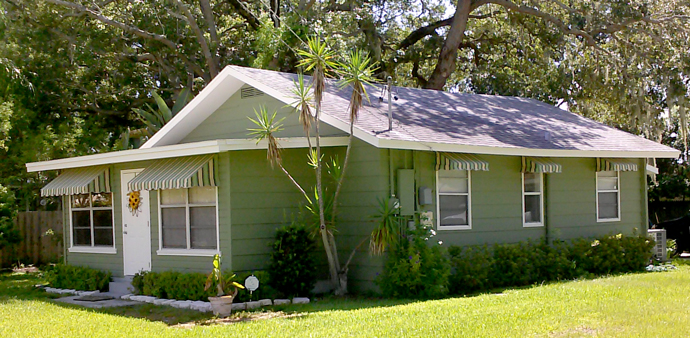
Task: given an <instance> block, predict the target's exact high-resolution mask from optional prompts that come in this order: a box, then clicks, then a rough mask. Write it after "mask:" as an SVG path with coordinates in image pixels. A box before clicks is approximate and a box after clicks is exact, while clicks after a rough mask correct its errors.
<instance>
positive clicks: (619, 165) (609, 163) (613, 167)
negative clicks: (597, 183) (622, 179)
mask: <svg viewBox="0 0 690 338" xmlns="http://www.w3.org/2000/svg"><path fill="white" fill-rule="evenodd" d="M597 171H637V163H635V162H632V161H630V160H626V159H620V158H617V159H611V158H597Z"/></svg>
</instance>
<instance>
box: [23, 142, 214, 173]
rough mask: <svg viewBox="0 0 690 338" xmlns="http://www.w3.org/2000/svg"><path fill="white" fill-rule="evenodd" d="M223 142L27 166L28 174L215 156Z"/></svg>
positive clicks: (97, 155) (131, 150) (182, 145)
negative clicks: (173, 158)
mask: <svg viewBox="0 0 690 338" xmlns="http://www.w3.org/2000/svg"><path fill="white" fill-rule="evenodd" d="M221 144H222V140H214V141H203V142H195V143H183V144H175V145H171V146H161V147H155V148H148V149H141V148H140V149H130V150H122V151H113V152H109V153H103V154H94V155H86V156H79V157H69V158H63V159H59V160H51V161H42V162H32V163H27V164H26V170H27V171H28V172H35V171H45V170H57V169H69V168H79V167H88V166H94V165H102V164H113V163H123V162H135V161H146V160H155V159H161V158H170V157H182V156H191V155H202V154H213V153H218V152H220V151H221Z"/></svg>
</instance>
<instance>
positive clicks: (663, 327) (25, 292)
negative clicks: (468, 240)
mask: <svg viewBox="0 0 690 338" xmlns="http://www.w3.org/2000/svg"><path fill="white" fill-rule="evenodd" d="M39 282H41V280H40V278H39V277H37V276H36V275H16V274H15V275H12V274H3V275H0V337H74V336H79V337H125V336H127V337H149V336H150V337H153V336H166V337H167V336H172V337H215V336H223V337H233V336H237V337H266V336H273V337H285V336H288V337H289V336H293V337H307V336H315V337H334V336H362V337H436V336H441V337H527V336H530V337H583V336H585V337H589V336H592V337H685V336H687V333H688V332H690V266H680V267H679V269H678V270H676V271H671V272H661V273H640V274H629V275H622V276H615V277H608V278H599V279H594V280H583V281H572V282H561V283H553V284H548V285H543V286H535V287H531V288H524V289H515V290H506V291H504V292H502V293H500V294H481V295H476V296H472V297H461V298H449V299H444V300H437V301H419V302H406V301H390V300H377V299H362V298H358V299H325V300H319V301H317V302H315V303H312V304H309V305H301V306H296V305H293V306H290V307H286V308H284V309H282V310H283V311H284V313H283V312H280V311H275V312H274V311H265V312H259V313H239V314H236V316H237V317H236V318H235V319H252V318H258V317H263V316H266V317H270V316H278V317H277V318H272V319H265V320H259V319H257V320H248V321H241V322H234V323H220V324H218V323H212V324H209V323H207V322H206V323H205V322H204V321H205V320H207V319H208V318H209V316H208V315H204V314H198V313H195V312H193V311H184V310H177V309H170V308H167V307H158V306H153V305H148V304H147V305H140V306H135V307H130V308H121V309H115V310H107V311H95V310H88V309H84V308H79V307H74V306H67V305H62V304H57V303H55V302H53V301H51V299H50V297H49V296H47V295H46V294H45V293H43V292H42V291H38V290H34V289H33V287H32V286H33V285H34V284H36V283H39ZM286 314H287V315H289V316H286ZM186 321H192V323H191V324H188V325H171V324H176V323H180V322H186Z"/></svg>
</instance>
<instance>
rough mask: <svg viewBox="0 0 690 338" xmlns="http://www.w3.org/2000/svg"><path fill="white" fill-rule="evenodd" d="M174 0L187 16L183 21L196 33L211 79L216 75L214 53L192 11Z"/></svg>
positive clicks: (216, 65) (177, 0)
mask: <svg viewBox="0 0 690 338" xmlns="http://www.w3.org/2000/svg"><path fill="white" fill-rule="evenodd" d="M176 2H177V7H178V8H179V9H180V10H181V11H182V13H183V14H184V16H185V17H186V18H187V19H186V20H185V21H187V23H188V24H189V26H190V27H191V28H192V31H194V34H196V40H197V42H198V43H199V46H200V47H201V51H202V52H203V53H204V58H206V65H208V69H209V71H210V72H211V79H213V78H214V77H216V75H218V62H217V61H216V58H215V57H214V53H211V49H210V48H209V46H208V42H207V41H206V37H205V36H204V33H203V32H202V31H201V29H200V28H199V25H198V24H197V23H196V18H195V17H194V15H193V14H192V12H190V11H189V8H187V5H185V4H183V3H182V2H181V1H180V0H176Z"/></svg>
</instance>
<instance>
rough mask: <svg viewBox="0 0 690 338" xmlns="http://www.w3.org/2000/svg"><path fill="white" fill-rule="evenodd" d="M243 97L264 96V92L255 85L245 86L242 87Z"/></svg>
mask: <svg viewBox="0 0 690 338" xmlns="http://www.w3.org/2000/svg"><path fill="white" fill-rule="evenodd" d="M241 93H242V98H243V99H247V98H250V97H254V96H262V95H264V92H262V91H260V90H258V89H256V88H254V87H244V88H242V92H241Z"/></svg>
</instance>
